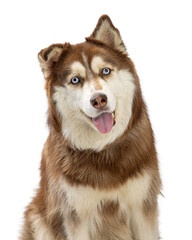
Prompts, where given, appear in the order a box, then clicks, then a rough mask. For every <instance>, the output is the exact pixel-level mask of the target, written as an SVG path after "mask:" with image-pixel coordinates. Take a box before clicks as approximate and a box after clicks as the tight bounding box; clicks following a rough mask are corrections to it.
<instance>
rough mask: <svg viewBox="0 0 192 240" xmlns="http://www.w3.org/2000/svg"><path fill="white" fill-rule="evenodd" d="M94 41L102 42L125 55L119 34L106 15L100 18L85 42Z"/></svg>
mask: <svg viewBox="0 0 192 240" xmlns="http://www.w3.org/2000/svg"><path fill="white" fill-rule="evenodd" d="M91 39H96V40H98V41H100V42H103V43H104V44H105V45H108V46H110V47H112V48H114V49H116V50H118V51H120V52H122V53H126V47H125V45H124V43H123V40H122V38H121V35H120V32H119V30H118V29H117V28H115V27H114V25H113V23H112V21H111V19H110V18H109V17H108V16H107V15H103V16H101V17H100V19H99V21H98V23H97V26H96V28H95V30H94V31H93V33H92V34H91V36H90V37H89V38H87V40H88V41H89V40H91Z"/></svg>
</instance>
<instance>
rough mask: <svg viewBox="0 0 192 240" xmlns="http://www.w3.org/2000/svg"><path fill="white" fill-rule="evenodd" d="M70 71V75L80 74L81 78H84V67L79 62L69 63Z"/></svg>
mask: <svg viewBox="0 0 192 240" xmlns="http://www.w3.org/2000/svg"><path fill="white" fill-rule="evenodd" d="M71 71H72V73H74V74H75V73H76V74H80V75H81V76H82V77H85V76H86V68H85V66H84V65H83V64H82V63H81V62H79V61H74V62H72V63H71Z"/></svg>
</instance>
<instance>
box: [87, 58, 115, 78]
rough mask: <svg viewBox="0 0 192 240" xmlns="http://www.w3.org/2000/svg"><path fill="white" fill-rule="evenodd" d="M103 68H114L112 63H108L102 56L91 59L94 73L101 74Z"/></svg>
mask: <svg viewBox="0 0 192 240" xmlns="http://www.w3.org/2000/svg"><path fill="white" fill-rule="evenodd" d="M103 68H110V69H111V68H113V67H112V66H111V64H109V63H106V62H105V61H103V59H102V58H101V57H100V56H95V57H93V59H92V61H91V69H92V70H93V72H94V73H96V74H99V72H100V70H101V69H103Z"/></svg>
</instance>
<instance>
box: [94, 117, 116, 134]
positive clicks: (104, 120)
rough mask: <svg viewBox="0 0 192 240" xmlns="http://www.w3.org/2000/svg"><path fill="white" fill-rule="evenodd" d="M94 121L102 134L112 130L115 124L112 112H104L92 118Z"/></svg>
mask: <svg viewBox="0 0 192 240" xmlns="http://www.w3.org/2000/svg"><path fill="white" fill-rule="evenodd" d="M92 121H93V123H94V124H95V126H96V128H97V129H98V130H99V132H100V133H102V134H105V133H108V132H110V131H111V129H112V127H113V125H114V119H113V115H112V113H102V114H101V115H99V116H98V117H96V118H92Z"/></svg>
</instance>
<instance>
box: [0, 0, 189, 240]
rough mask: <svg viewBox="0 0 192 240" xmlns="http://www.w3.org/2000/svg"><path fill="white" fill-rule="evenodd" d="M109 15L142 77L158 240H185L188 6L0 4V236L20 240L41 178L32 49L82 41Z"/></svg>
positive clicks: (42, 122) (42, 127) (39, 108)
mask: <svg viewBox="0 0 192 240" xmlns="http://www.w3.org/2000/svg"><path fill="white" fill-rule="evenodd" d="M102 14H108V15H109V16H110V17H111V19H112V21H113V23H114V25H115V26H117V27H118V28H119V29H120V32H121V35H122V37H123V40H124V42H125V44H126V46H127V49H128V52H129V55H130V57H131V58H132V59H133V61H134V62H135V65H136V69H137V71H138V74H139V76H140V80H141V85H142V90H143V93H144V97H145V100H146V102H147V105H148V108H149V113H150V117H151V121H152V125H153V128H154V132H155V136H156V142H157V149H158V153H159V160H160V167H161V175H162V179H163V184H164V190H163V194H164V195H165V198H162V197H160V200H159V204H160V231H161V235H162V239H164V240H181V239H187V240H188V239H192V233H191V228H192V220H191V219H192V217H191V216H192V194H191V189H192V164H191V162H192V153H191V152H192V144H191V143H192V140H191V137H192V126H191V124H192V113H191V110H192V107H191V105H192V84H191V82H192V36H191V32H192V7H191V5H190V1H185V0H182V1H176V0H175V1H169V0H166V1H164V0H161V1H156V0H151V1H146V0H145V1H142V0H141V1H137V0H135V1H129V0H127V1H122V0H118V1H111V0H110V1H104V0H102V1H100V0H97V1H89V0H87V1H78V0H77V1H72V0H68V1H64V0H63V1H58V0H54V1H48V0H47V1H41V0H39V1H35V0H33V1H24V0H23V1H22V0H17V1H14V0H12V1H9V0H6V1H4V3H3V1H1V4H0V25H1V28H0V35H1V37H0V42H1V45H0V46H1V49H0V239H3V240H11V239H12V240H13V239H17V238H18V234H19V229H20V225H21V223H22V216H23V212H24V208H25V206H26V205H27V204H28V203H29V201H30V200H31V197H32V196H33V194H34V190H35V188H36V187H37V186H38V181H39V171H38V168H39V163H40V158H41V151H42V148H43V144H44V142H45V140H46V137H47V135H48V129H47V127H46V111H47V101H46V96H45V91H44V80H43V75H42V73H41V70H40V67H39V63H38V61H37V53H38V52H39V51H40V50H41V49H42V48H45V47H47V46H49V45H50V44H52V43H63V42H65V41H69V42H71V43H78V42H82V41H84V37H87V36H89V35H90V34H91V32H92V31H93V29H94V27H95V25H96V23H97V20H98V18H99V17H100V16H101V15H102Z"/></svg>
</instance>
